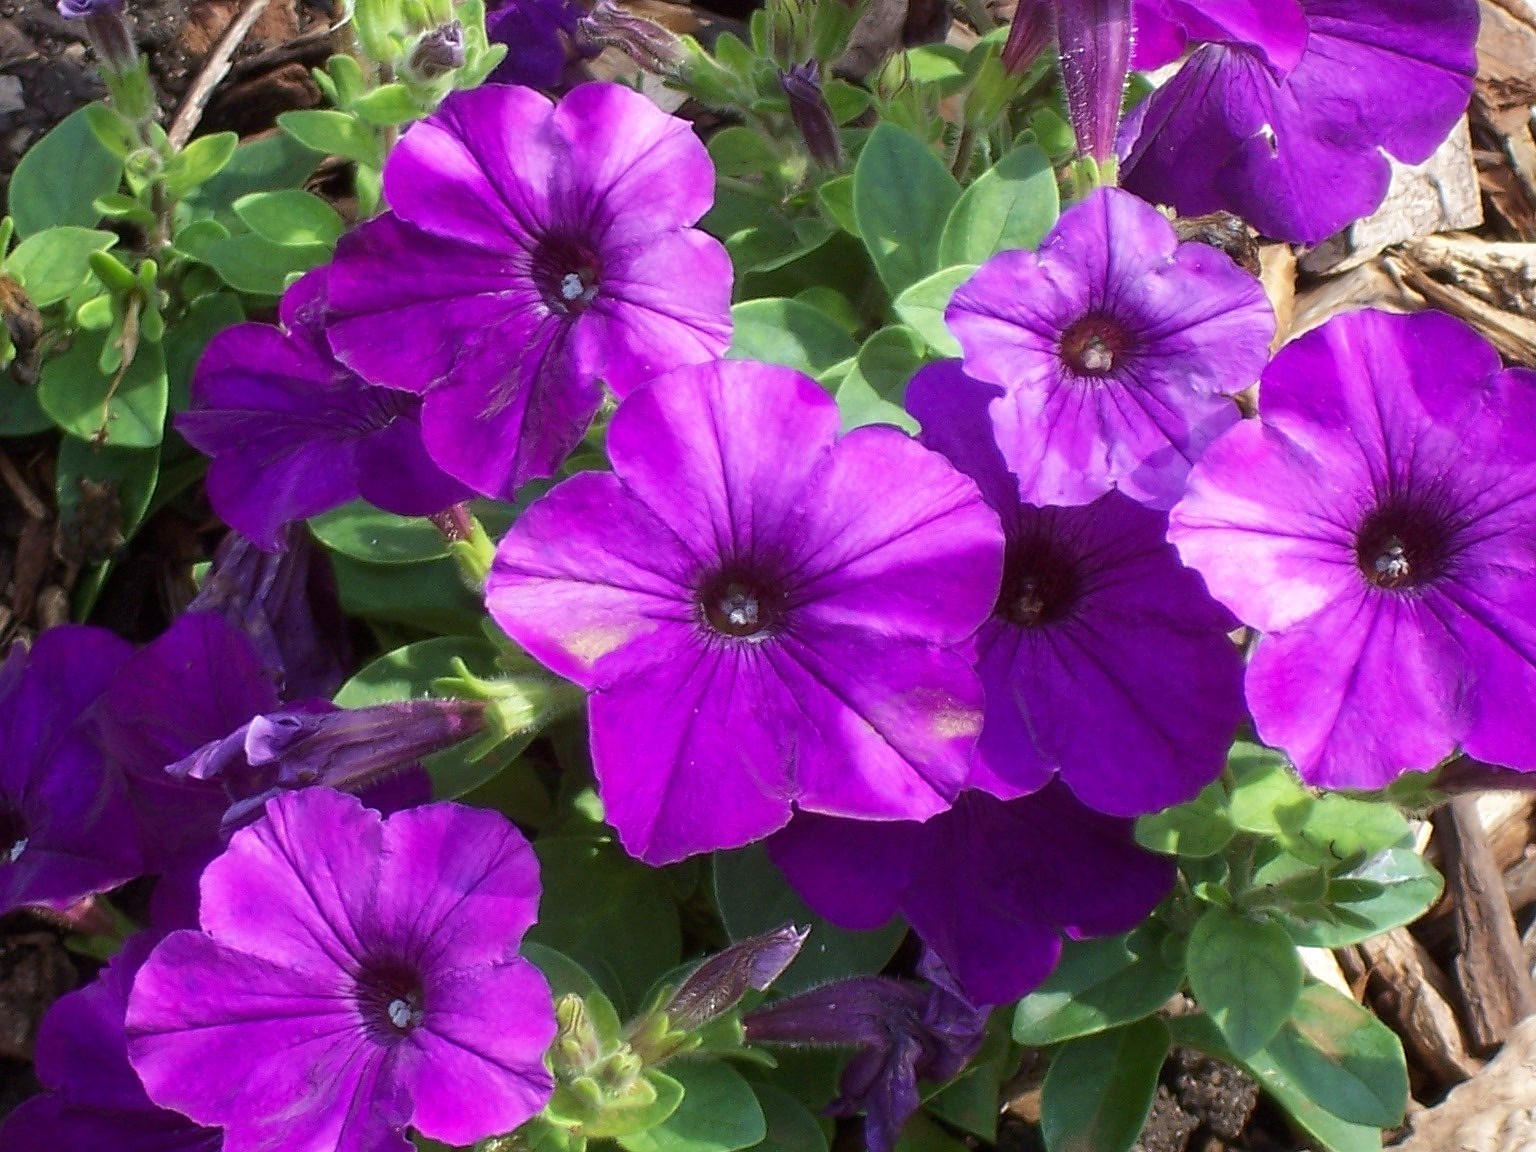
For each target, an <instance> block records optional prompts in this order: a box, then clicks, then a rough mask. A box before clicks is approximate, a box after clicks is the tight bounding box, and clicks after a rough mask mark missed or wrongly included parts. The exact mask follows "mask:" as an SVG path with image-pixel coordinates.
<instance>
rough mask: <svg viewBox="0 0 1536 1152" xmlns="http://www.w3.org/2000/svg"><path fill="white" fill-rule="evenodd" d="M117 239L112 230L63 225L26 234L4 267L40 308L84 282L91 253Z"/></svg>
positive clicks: (88, 268)
mask: <svg viewBox="0 0 1536 1152" xmlns="http://www.w3.org/2000/svg"><path fill="white" fill-rule="evenodd" d="M116 243H117V235H116V233H113V232H97V231H94V230H92V229H90V228H76V227H74V226H73V225H65V226H63V227H59V228H49V229H47V230H46V231H43V232H36V233H34V234H33V235H31V236H28V237H27V238H26V239H25V240H23V241H22V242H21V243H20V244H18V245H16V249H15V251H13V252H12V253H11V254H10V255H9V256H7V257H6V259H5V270H6V271H7V272H9V273H10V274H11V275H12V276H14V277H15V278H16V279H17V281H19V282H20V284H21V286H22V287H23V288H25V289H26V290H27V295H28V296H30V297H31V298H32V303H34V304H36V305H37V306H38V307H39V308H46V307H48V306H49V305H50V304H57V303H58V302H59V301H60V300H63V299H64V298H65V297H66V296H68V295H69V294H70V293H71V292H73V291H74V290H75V289H76V288H78V287H80V285H81V284H83V283H84V282H85V278H86V277H87V276H89V275H90V272H91V253H92V252H105V251H106V250H107V249H108V248H110V247H112V245H114V244H116Z"/></svg>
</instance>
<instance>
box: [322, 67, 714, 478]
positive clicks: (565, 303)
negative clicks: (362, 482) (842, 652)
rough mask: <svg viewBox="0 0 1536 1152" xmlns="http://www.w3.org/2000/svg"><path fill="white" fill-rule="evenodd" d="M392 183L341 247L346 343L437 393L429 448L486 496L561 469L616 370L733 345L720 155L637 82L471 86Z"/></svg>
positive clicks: (349, 359) (351, 356) (429, 126)
mask: <svg viewBox="0 0 1536 1152" xmlns="http://www.w3.org/2000/svg"><path fill="white" fill-rule="evenodd" d="M384 188H385V192H386V194H387V195H388V197H389V202H390V204H391V205H392V206H393V207H394V211H393V212H392V213H389V214H386V215H384V216H382V217H379V218H378V219H376V220H372V221H369V222H368V223H367V224H364V225H363V226H362V227H360V228H357V229H354V230H353V231H352V232H350V233H348V234H347V235H346V236H345V237H343V238H342V240H341V243H340V245H339V246H338V248H337V259H336V263H335V265H334V266H333V267H332V269H331V282H330V300H331V307H332V319H331V328H330V336H331V343H332V345H333V346H334V347H335V349H336V352H337V354H338V355H339V356H340V357H341V359H342V360H343V361H345V362H346V363H347V364H350V365H351V366H352V367H353V368H355V369H356V370H357V371H358V372H360V373H362V374H363V375H364V376H365V377H367V378H368V379H369V380H371V381H374V382H375V383H378V384H386V385H389V386H390V387H392V388H400V389H404V390H405V391H407V392H417V393H424V394H425V397H426V398H425V400H424V402H423V407H422V428H423V432H424V434H425V436H426V442H427V449H428V451H429V452H431V454H432V457H433V459H435V460H436V461H437V462H438V463H439V464H440V465H441V466H442V467H443V468H444V469H445V470H446V471H447V472H449V473H450V474H452V475H454V476H457V477H458V478H459V479H460V480H463V481H464V482H465V483H466V484H469V485H471V486H472V487H474V488H476V489H477V490H479V491H481V492H484V493H485V494H487V495H490V496H506V495H510V494H511V493H512V492H513V491H514V490H515V489H517V488H518V487H519V486H520V485H521V484H522V483H523V482H524V481H526V480H529V479H532V478H534V477H538V476H548V475H550V474H552V473H553V472H554V470H555V469H556V468H557V467H558V466H559V465H560V463H561V461H563V460H564V459H565V457H566V456H567V455H568V454H569V453H570V452H571V450H572V449H573V448H574V447H575V446H576V444H577V442H578V441H579V440H580V438H581V435H582V432H583V431H584V430H585V428H586V426H587V424H588V422H589V421H590V420H591V418H592V415H593V413H594V412H596V411H597V407H598V404H599V402H600V401H601V399H602V395H603V384H605V383H606V384H607V386H608V387H609V388H610V389H612V390H613V391H614V392H615V393H617V394H618V395H619V396H621V397H622V396H624V395H627V394H628V393H629V392H630V391H631V390H632V389H633V388H635V387H636V386H638V385H639V384H640V383H642V382H643V381H645V380H647V379H649V378H650V377H652V376H655V375H657V374H659V373H661V372H663V371H665V370H667V369H669V368H674V367H676V366H678V365H680V364H695V363H700V362H703V361H706V360H711V359H714V358H715V357H716V356H719V355H721V354H722V353H723V352H724V351H725V348H726V345H727V344H728V343H729V339H730V295H731V264H730V258H729V257H728V256H727V255H726V252H725V249H724V247H723V246H721V244H720V243H719V242H718V241H717V240H715V239H714V238H713V237H711V236H708V235H706V234H705V233H703V232H701V231H699V230H698V229H696V228H693V227H690V225H692V224H693V223H694V222H695V221H696V220H698V219H699V217H700V216H702V215H703V214H704V213H705V212H706V211H707V210H708V209H709V206H710V204H711V203H712V202H713V199H714V167H713V165H712V164H711V163H710V160H709V154H708V153H707V152H706V151H705V148H704V145H703V143H702V142H701V141H700V140H699V139H698V137H697V136H695V135H694V134H693V131H692V129H691V128H690V127H689V125H688V124H687V122H686V121H683V120H679V119H678V118H676V117H674V116H668V115H667V114H666V113H664V112H662V111H661V110H660V109H659V108H657V107H656V106H655V105H654V104H652V103H651V102H650V101H649V100H647V99H646V98H645V97H643V96H641V95H640V94H639V93H637V92H635V91H633V90H631V89H629V88H624V87H622V86H620V85H617V84H584V85H582V86H581V87H579V88H576V89H574V90H573V91H571V92H570V93H569V94H568V95H566V96H565V98H564V99H562V100H561V101H560V103H559V104H558V105H552V104H551V103H550V102H549V101H548V100H547V99H546V98H545V97H543V96H540V95H539V94H538V93H537V92H534V91H532V90H530V89H527V88H505V87H500V86H497V85H492V86H489V87H485V88H479V89H476V90H474V91H470V92H459V93H455V94H453V95H451V96H449V97H448V99H447V100H445V101H444V102H443V104H442V107H440V108H439V109H438V111H437V112H436V113H434V114H433V115H432V116H430V117H429V118H427V119H426V120H423V121H421V122H420V123H418V124H416V125H415V126H413V127H412V128H411V130H410V131H409V132H407V133H406V134H405V136H404V138H403V139H402V140H401V142H400V144H399V145H398V146H397V147H396V148H395V149H394V151H393V152H392V153H391V154H390V157H389V162H388V164H387V165H386V167H385V170H384Z"/></svg>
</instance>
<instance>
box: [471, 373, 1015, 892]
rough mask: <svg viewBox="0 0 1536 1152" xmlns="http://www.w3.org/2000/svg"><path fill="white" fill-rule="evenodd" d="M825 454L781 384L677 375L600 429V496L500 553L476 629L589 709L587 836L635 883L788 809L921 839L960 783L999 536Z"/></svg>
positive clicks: (884, 434)
mask: <svg viewBox="0 0 1536 1152" xmlns="http://www.w3.org/2000/svg"><path fill="white" fill-rule="evenodd" d="M837 429H838V414H837V407H836V405H835V404H834V403H833V402H832V400H831V398H830V397H829V396H828V395H827V394H826V392H825V391H823V390H822V389H821V388H820V387H819V386H818V385H817V384H816V383H815V382H814V381H812V380H810V379H808V378H806V377H804V376H801V375H800V374H799V373H797V372H793V371H791V370H789V369H787V368H779V367H775V366H773V365H768V364H756V363H752V362H748V361H739V360H737V361H722V362H717V363H714V364H707V365H699V366H695V367H690V368H683V369H679V370H677V371H675V372H671V373H668V374H667V375H666V376H664V377H661V378H659V379H658V380H656V381H654V382H653V383H652V384H651V385H649V386H648V387H646V388H643V389H641V390H639V391H637V392H635V393H634V394H633V395H632V396H631V397H630V398H629V399H628V400H626V401H625V402H624V403H623V404H622V405H621V406H620V408H619V410H618V413H617V414H616V415H615V416H614V419H613V423H612V425H611V426H610V429H609V434H608V450H609V455H610V457H611V458H612V460H613V466H614V470H615V473H616V475H608V474H600V473H596V472H586V473H582V474H580V475H577V476H574V477H572V478H571V479H569V480H566V481H564V482H563V483H561V484H560V485H559V486H557V487H556V488H555V489H553V490H552V491H551V492H550V493H549V494H548V495H546V496H545V497H544V498H543V499H541V500H540V501H539V502H538V503H536V504H534V505H533V506H532V507H531V508H530V509H529V510H528V511H527V512H526V513H525V514H524V515H523V517H522V518H521V519H520V520H518V521H517V522H516V523H515V524H514V525H513V526H512V528H511V529H510V530H509V531H508V533H507V535H506V536H505V538H503V540H502V542H501V546H500V548H499V549H498V550H497V555H496V562H495V565H494V566H493V568H492V570H491V575H490V579H489V581H488V582H487V586H486V587H487V596H486V603H487V607H488V608H489V609H490V612H491V615H492V617H493V618H494V619H495V620H496V622H497V623H498V624H500V625H501V627H502V628H503V629H505V630H506V632H507V633H508V635H510V636H511V637H512V638H513V639H514V640H516V641H517V642H518V643H519V644H521V645H523V647H525V648H526V649H527V650H528V651H529V652H530V653H532V654H533V655H534V656H535V657H537V658H538V659H539V660H541V661H543V662H544V663H545V664H547V665H548V666H549V667H550V668H552V669H553V670H554V671H555V672H557V673H559V674H560V675H562V676H565V677H567V678H569V679H571V680H574V681H575V682H576V683H578V684H580V685H581V686H582V687H584V688H587V689H590V690H591V691H592V699H591V705H590V717H591V727H592V759H593V764H594V767H595V769H596V772H597V778H598V782H599V784H600V785H601V790H602V796H603V802H604V805H605V810H606V812H607V815H608V818H609V820H610V821H611V822H612V823H613V825H614V827H615V828H617V829H618V833H619V837H620V839H621V840H622V841H623V842H624V845H625V847H626V848H628V849H629V851H630V852H631V853H632V854H634V855H637V856H639V857H640V858H641V859H643V860H645V861H647V862H649V863H653V864H657V863H663V862H667V861H672V860H677V859H681V858H682V857H684V856H688V855H691V854H693V853H695V852H704V851H709V850H711V849H716V848H727V847H735V846H737V845H741V844H746V843H748V842H750V841H752V840H755V839H758V838H759V837H761V836H764V835H766V834H768V833H769V832H771V831H773V830H774V829H775V828H779V827H781V826H782V825H783V824H784V823H785V821H787V820H788V819H789V816H790V810H791V806H792V805H798V806H799V807H800V808H802V809H805V810H808V811H818V812H829V813H836V814H838V815H844V816H854V817H861V818H868V819H904V818H905V819H921V818H923V817H926V816H931V815H933V814H934V813H936V812H939V811H941V810H942V809H944V808H945V807H947V806H948V804H949V802H950V800H951V798H952V797H953V796H954V794H955V791H956V789H957V788H958V787H959V784H960V782H961V780H962V779H963V777H964V775H965V766H966V761H967V760H968V758H969V756H970V753H971V749H972V747H973V745H974V743H975V739H976V734H977V732H978V730H979V728H980V719H981V715H980V711H979V705H980V703H981V693H980V688H979V685H978V684H977V682H976V679H975V675H974V673H972V671H971V670H970V668H969V667H968V665H967V662H966V660H965V658H964V655H963V653H961V652H960V651H958V650H957V649H958V646H959V645H961V644H962V643H964V642H965V641H966V640H967V639H968V638H969V637H970V635H971V633H972V632H974V631H975V630H976V627H977V625H978V624H980V623H981V622H982V620H984V619H985V618H986V615H987V612H988V611H989V609H990V608H991V606H992V602H993V601H994V600H995V598H996V594H997V581H998V571H999V568H1000V565H1001V560H1002V536H1001V533H1000V531H999V529H998V523H997V516H996V514H995V513H993V512H992V511H991V510H990V509H989V508H987V506H986V505H985V504H984V503H983V502H982V500H981V498H980V496H979V495H978V494H977V491H976V487H975V485H974V484H972V483H971V481H970V480H968V479H967V478H965V477H964V476H962V475H960V474H959V473H958V472H956V471H955V470H954V469H953V468H951V467H950V466H949V465H948V464H947V463H946V462H945V461H944V459H943V458H942V457H940V456H939V455H937V454H936V453H932V452H929V451H927V450H926V449H924V448H922V447H921V446H920V445H918V444H916V443H914V442H912V441H911V440H909V439H908V438H907V437H906V436H905V435H904V434H902V433H901V432H899V431H897V430H896V429H894V428H890V427H867V428H860V429H857V430H855V431H853V432H850V433H849V434H848V435H846V436H843V437H841V438H839V437H838V436H837ZM893 477H899V478H900V482H899V483H895V482H893V479H892V478H893Z"/></svg>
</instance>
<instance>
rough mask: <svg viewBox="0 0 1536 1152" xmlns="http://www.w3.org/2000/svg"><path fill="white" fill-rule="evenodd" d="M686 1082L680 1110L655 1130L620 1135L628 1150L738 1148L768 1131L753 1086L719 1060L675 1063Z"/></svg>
mask: <svg viewBox="0 0 1536 1152" xmlns="http://www.w3.org/2000/svg"><path fill="white" fill-rule="evenodd" d="M667 1071H668V1072H669V1073H670V1074H671V1075H672V1076H673V1077H675V1078H676V1079H677V1081H678V1082H679V1083H680V1084H682V1086H683V1102H682V1103H681V1104H680V1105H679V1106H678V1108H677V1111H675V1112H673V1113H672V1115H671V1116H669V1117H667V1119H665V1120H663V1121H662V1122H661V1123H660V1124H658V1125H656V1126H655V1127H653V1128H648V1129H646V1130H645V1131H644V1132H635V1133H632V1134H630V1135H628V1136H620V1137H619V1143H620V1145H622V1146H623V1147H624V1148H627V1149H628V1150H629V1152H736V1150H737V1149H740V1148H750V1147H752V1146H753V1145H754V1144H758V1143H760V1142H761V1141H762V1140H763V1138H764V1137H765V1136H766V1135H767V1134H768V1124H767V1121H766V1120H765V1119H764V1117H763V1110H762V1108H761V1107H760V1106H759V1105H758V1102H757V1097H756V1096H755V1095H753V1092H752V1086H751V1085H750V1084H748V1083H747V1082H746V1081H745V1080H744V1079H742V1077H741V1074H740V1073H739V1072H737V1071H736V1070H735V1069H734V1068H732V1067H731V1066H730V1065H729V1064H724V1063H721V1062H719V1061H709V1062H702V1061H700V1062H685V1063H670V1064H668V1065H667Z"/></svg>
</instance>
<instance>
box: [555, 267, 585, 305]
mask: <svg viewBox="0 0 1536 1152" xmlns="http://www.w3.org/2000/svg"><path fill="white" fill-rule="evenodd" d="M586 290H587V286H586V285H585V284H583V283H582V282H581V277H580V276H579V275H578V274H577V273H575V272H567V273H566V274H565V276H564V278H563V279H562V280H561V281H560V295H561V296H562V297H564V298H565V300H566V301H567V302H569V301H572V300H580V299H581V297H582V294H583V293H585V292H586Z"/></svg>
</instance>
